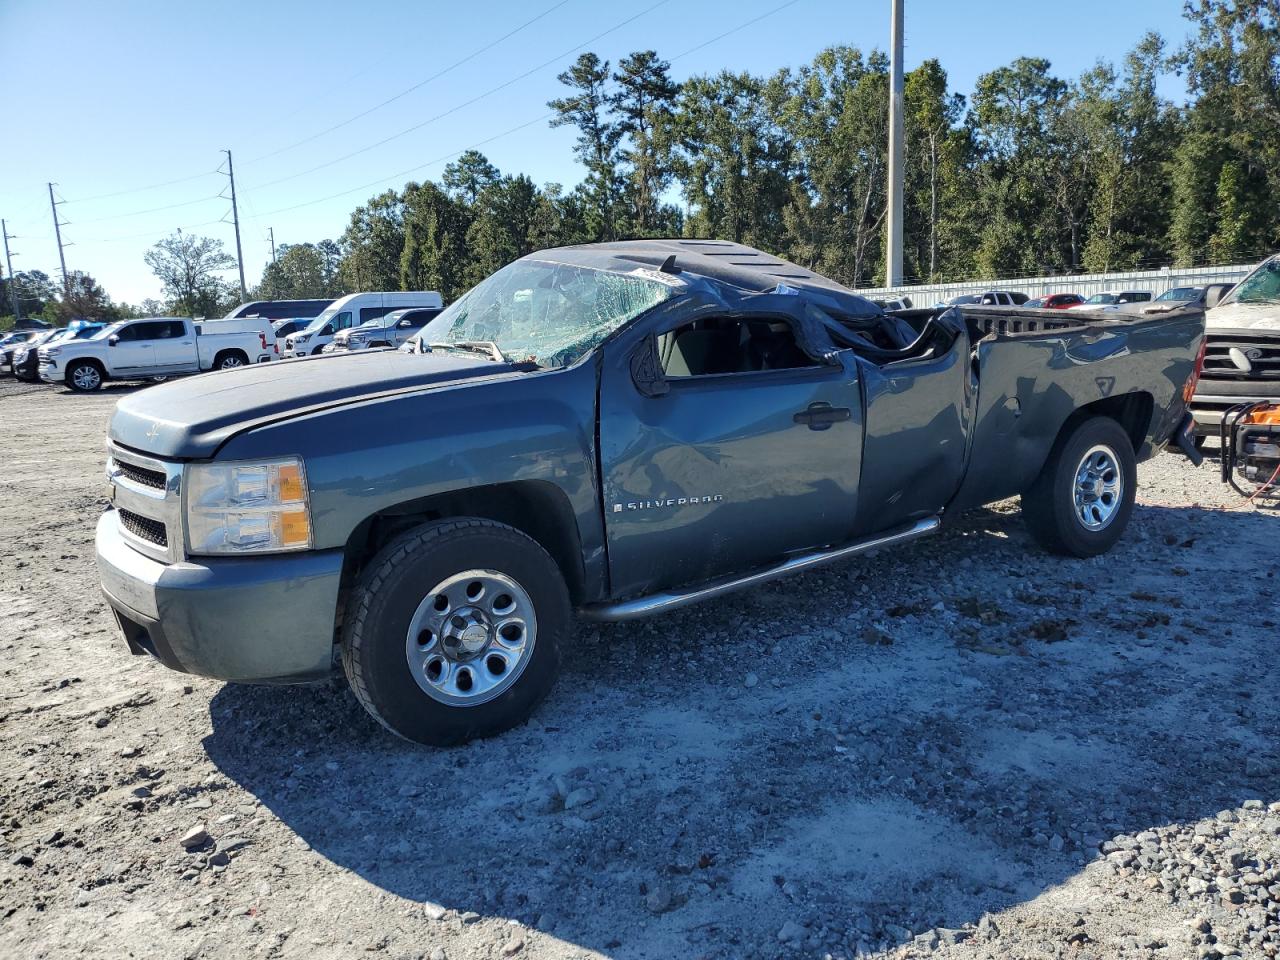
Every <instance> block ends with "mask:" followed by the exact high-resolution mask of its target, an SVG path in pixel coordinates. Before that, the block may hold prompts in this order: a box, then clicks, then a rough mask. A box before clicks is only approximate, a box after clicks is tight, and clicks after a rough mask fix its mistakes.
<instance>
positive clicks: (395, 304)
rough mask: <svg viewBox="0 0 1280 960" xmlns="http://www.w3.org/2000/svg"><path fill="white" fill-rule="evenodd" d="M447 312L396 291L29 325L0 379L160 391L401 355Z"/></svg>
mask: <svg viewBox="0 0 1280 960" xmlns="http://www.w3.org/2000/svg"><path fill="white" fill-rule="evenodd" d="M443 307H444V303H443V301H442V299H441V297H440V294H439V293H437V292H435V291H409V292H402V291H397V292H372V293H353V294H350V295H349V296H346V297H342V298H341V299H338V300H274V301H257V302H253V303H246V304H242V305H241V306H239V307H237V308H236V309H235V310H233V311H232V312H231V313H229V314H228V315H227V316H225V317H223V318H221V319H217V320H190V319H188V318H186V317H144V318H141V319H136V320H121V321H119V322H117V323H112V324H104V323H95V322H92V321H74V322H72V323H71V324H68V325H67V326H66V327H58V328H50V327H48V326H47V325H44V324H40V323H35V322H28V323H27V325H25V326H24V327H22V328H20V329H17V330H14V331H12V332H11V333H9V334H8V335H6V336H4V337H3V338H0V373H9V374H11V375H13V376H15V377H17V378H19V379H21V380H26V381H28V382H31V383H35V382H37V381H39V380H43V381H45V382H47V383H61V384H65V385H66V386H68V387H69V388H70V389H72V390H75V391H78V392H91V391H94V390H98V389H100V388H101V387H102V385H103V384H104V383H106V382H107V381H109V380H151V381H161V380H166V379H168V378H169V377H172V376H179V375H182V374H190V373H201V372H204V371H208V370H229V369H233V368H235V367H243V366H246V365H248V364H251V363H266V362H268V361H271V360H277V359H285V358H290V357H305V356H311V355H313V354H318V353H331V352H334V351H338V350H362V349H368V348H373V347H397V346H400V345H401V344H403V343H405V342H406V341H407V340H409V338H410V337H412V336H413V335H414V334H416V333H417V332H418V331H419V330H421V329H422V327H423V326H424V325H425V324H426V323H428V322H429V321H430V320H431V319H433V318H434V317H435V316H436V315H437V314H439V313H440V311H441V310H442V309H443Z"/></svg>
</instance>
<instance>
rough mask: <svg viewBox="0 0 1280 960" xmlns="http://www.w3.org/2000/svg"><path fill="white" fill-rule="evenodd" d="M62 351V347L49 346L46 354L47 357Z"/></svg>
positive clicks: (54, 355)
mask: <svg viewBox="0 0 1280 960" xmlns="http://www.w3.org/2000/svg"><path fill="white" fill-rule="evenodd" d="M61 352H62V348H61V347H49V348H47V349H46V350H45V352H44V355H45V356H46V357H56V356H57V355H58V354H60V353H61Z"/></svg>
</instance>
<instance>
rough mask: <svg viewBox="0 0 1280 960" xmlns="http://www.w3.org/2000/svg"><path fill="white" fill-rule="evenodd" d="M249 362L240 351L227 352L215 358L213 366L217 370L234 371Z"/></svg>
mask: <svg viewBox="0 0 1280 960" xmlns="http://www.w3.org/2000/svg"><path fill="white" fill-rule="evenodd" d="M248 362H249V358H248V357H246V356H245V355H244V354H243V353H241V352H240V351H239V350H226V351H223V352H222V353H220V354H218V355H217V356H216V357H214V358H213V366H214V369H216V370H234V369H235V368H236V367H243V366H244V365H245V364H247V363H248Z"/></svg>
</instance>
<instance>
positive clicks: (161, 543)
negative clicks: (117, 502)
mask: <svg viewBox="0 0 1280 960" xmlns="http://www.w3.org/2000/svg"><path fill="white" fill-rule="evenodd" d="M119 512H120V523H121V524H123V525H124V528H125V529H126V530H128V531H129V532H130V533H131V534H133V535H134V536H135V537H139V538H140V539H142V540H146V541H147V542H148V543H154V544H155V545H156V546H157V547H168V546H169V531H168V530H166V529H165V526H164V524H163V523H161V522H160V521H159V520H152V519H151V518H150V517H143V516H140V515H138V514H136V513H134V512H133V511H132V510H121V511H119Z"/></svg>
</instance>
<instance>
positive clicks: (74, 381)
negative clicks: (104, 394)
mask: <svg viewBox="0 0 1280 960" xmlns="http://www.w3.org/2000/svg"><path fill="white" fill-rule="evenodd" d="M67 386H69V387H70V388H71V389H72V390H75V391H76V392H77V393H92V392H93V391H94V390H97V389H98V388H99V387H101V386H102V371H101V370H99V369H98V365H97V364H96V363H91V362H90V361H88V360H81V361H80V362H79V363H73V364H71V366H70V367H68V368H67Z"/></svg>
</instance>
